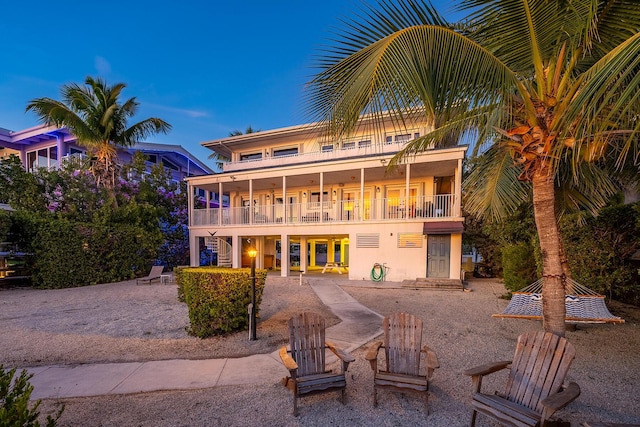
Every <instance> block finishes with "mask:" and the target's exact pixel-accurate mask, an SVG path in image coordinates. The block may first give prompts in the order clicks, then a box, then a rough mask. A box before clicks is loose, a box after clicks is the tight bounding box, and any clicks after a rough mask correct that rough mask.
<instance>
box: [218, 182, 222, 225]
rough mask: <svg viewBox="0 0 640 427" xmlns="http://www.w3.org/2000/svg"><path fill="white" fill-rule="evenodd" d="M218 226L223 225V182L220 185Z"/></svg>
mask: <svg viewBox="0 0 640 427" xmlns="http://www.w3.org/2000/svg"><path fill="white" fill-rule="evenodd" d="M218 225H222V181H220V182H219V183H218Z"/></svg>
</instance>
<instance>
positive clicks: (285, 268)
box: [280, 234, 291, 277]
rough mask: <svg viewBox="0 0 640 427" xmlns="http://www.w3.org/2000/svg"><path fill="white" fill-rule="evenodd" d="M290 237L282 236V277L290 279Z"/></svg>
mask: <svg viewBox="0 0 640 427" xmlns="http://www.w3.org/2000/svg"><path fill="white" fill-rule="evenodd" d="M289 258H290V255H289V235H288V234H282V235H281V236H280V276H281V277H289V264H290V263H291V260H290V259H289Z"/></svg>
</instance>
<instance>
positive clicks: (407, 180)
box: [402, 163, 411, 218]
mask: <svg viewBox="0 0 640 427" xmlns="http://www.w3.org/2000/svg"><path fill="white" fill-rule="evenodd" d="M405 175H406V177H405V182H404V199H405V201H404V212H403V213H402V215H404V218H409V208H410V206H411V205H410V200H409V195H410V194H411V193H410V191H411V190H410V189H409V183H410V182H411V165H410V164H409V163H407V165H406V173H405Z"/></svg>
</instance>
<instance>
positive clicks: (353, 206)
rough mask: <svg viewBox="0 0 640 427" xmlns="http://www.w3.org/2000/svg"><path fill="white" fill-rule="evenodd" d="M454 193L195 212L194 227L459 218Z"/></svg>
mask: <svg viewBox="0 0 640 427" xmlns="http://www.w3.org/2000/svg"><path fill="white" fill-rule="evenodd" d="M456 202H457V201H456V196H455V195H454V194H439V195H434V196H423V197H411V198H408V199H405V198H397V197H396V198H388V199H374V200H370V199H365V200H337V201H324V202H316V203H314V202H308V203H292V204H267V205H254V206H242V207H222V208H209V209H207V208H203V209H195V210H193V212H192V215H190V217H191V226H206V225H215V226H239V225H240V226H244V225H256V226H258V225H265V224H277V225H283V224H288V225H295V224H309V223H332V222H363V221H398V220H416V221H422V220H425V219H429V218H442V219H446V218H454V217H459V216H460V208H459V206H460V205H459V203H456Z"/></svg>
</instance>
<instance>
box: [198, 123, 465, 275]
mask: <svg viewBox="0 0 640 427" xmlns="http://www.w3.org/2000/svg"><path fill="white" fill-rule="evenodd" d="M309 129H310V128H309V127H308V126H306V125H305V126H299V127H292V128H284V129H276V130H272V131H265V132H257V133H254V134H246V135H240V136H237V137H232V138H225V139H222V140H217V141H209V142H205V143H203V145H204V146H206V147H208V148H210V149H212V150H213V151H215V152H216V153H217V154H219V155H221V156H225V157H227V158H228V159H229V161H228V162H226V163H224V165H223V171H224V172H223V173H221V174H216V175H207V176H201V177H194V178H188V179H187V183H188V185H189V188H190V191H192V192H194V193H195V192H203V191H204V193H205V199H206V200H205V201H208V200H221V199H225V200H229V205H228V206H222V207H220V206H214V207H210V208H205V209H203V208H198V206H194V205H193V204H192V205H191V206H190V209H189V218H190V224H189V226H190V227H189V230H190V235H191V236H192V239H191V241H192V243H193V244H198V242H199V241H200V240H201V239H210V238H211V236H212V235H214V234H215V239H221V241H230V242H231V244H232V246H233V248H232V251H233V260H232V262H231V264H230V265H232V266H233V267H240V266H242V265H243V261H242V258H243V254H242V250H243V249H242V242H243V241H247V240H248V239H251V242H252V244H253V245H254V246H256V248H258V250H259V251H260V252H261V254H260V255H259V257H258V259H257V263H256V264H257V266H259V267H260V266H264V265H265V264H268V263H270V262H271V260H270V257H271V256H274V257H275V256H277V254H276V250H275V249H276V241H280V242H281V244H280V248H281V254H280V259H279V266H278V267H279V268H281V274H282V275H283V276H288V275H289V274H298V273H297V271H298V270H301V271H309V270H312V269H314V268H315V269H321V267H323V266H324V262H323V261H321V260H323V259H325V252H324V245H326V246H327V249H326V257H327V259H328V260H329V261H333V259H334V258H333V257H334V256H337V255H336V254H335V253H334V242H340V247H341V251H340V255H339V256H340V262H343V263H348V268H349V273H348V275H349V278H350V279H352V280H363V279H365V280H369V279H370V274H371V270H372V268H373V266H374V264H375V263H381V264H382V263H384V264H386V266H387V267H388V270H387V272H386V280H390V281H402V280H405V279H410V280H415V279H416V278H420V277H426V276H427V266H428V263H427V253H428V245H427V242H428V236H426V235H424V228H425V223H443V224H449V225H451V224H456V223H458V224H461V223H462V221H463V217H462V214H461V206H460V196H461V189H460V187H461V182H462V159H463V158H464V153H465V151H466V147H460V146H456V147H449V148H444V149H433V150H426V151H425V152H424V153H420V154H416V155H414V156H412V157H411V158H408V159H407V160H406V163H401V164H399V165H397V166H396V167H394V168H389V167H388V166H389V163H390V161H391V159H392V157H393V156H394V155H395V154H396V153H397V152H398V151H399V150H401V149H402V148H403V147H404V145H405V144H406V142H407V141H408V140H410V139H413V138H417V137H419V136H420V135H421V134H424V133H425V132H426V130H427V127H426V126H424V125H422V126H413V127H411V128H410V130H409V131H407V130H400V131H398V130H394V129H387V130H384V129H382V130H379V129H378V128H375V129H376V130H375V131H373V132H368V131H367V128H366V126H364V127H362V128H361V130H360V131H359V133H356V135H355V136H353V137H351V138H345V139H341V140H336V141H328V140H327V139H323V137H322V136H321V134H319V133H317V132H316V133H314V131H313V130H311V131H309ZM370 129H374V128H373V127H370ZM280 150H291V151H286V153H287V155H286V156H281V157H277V155H278V154H279V153H282V151H280ZM201 206H209V204H208V203H203V204H202V205H201ZM443 227H444V226H443ZM444 228H446V227H444ZM444 228H443V229H444ZM454 228H455V227H454ZM459 228H461V226H460V227H459ZM434 232H442V230H440V231H438V230H437V227H436V229H435V230H434ZM288 242H291V243H293V244H295V245H298V244H299V245H300V246H299V249H298V247H296V248H295V250H292V253H291V254H289V251H290V248H289V244H288ZM307 243H308V244H309V247H310V250H309V253H308V257H307V249H306V248H307ZM461 245H462V238H461V234H460V232H457V234H456V233H454V234H452V235H451V239H450V246H451V250H450V251H449V254H448V255H449V257H450V260H449V267H448V276H449V278H453V279H459V278H460V267H461V256H462V247H461ZM319 247H322V250H320V249H318V248H319ZM347 248H348V249H347ZM195 252H197V250H195V251H194V248H192V260H193V261H192V262H194V264H193V265H196V264H195V260H197V259H198V257H196V256H194V254H195ZM265 255H266V257H265ZM290 255H291V256H292V257H294V258H293V259H294V261H295V263H294V262H292V263H291V265H290V263H289V261H290V259H291V258H290ZM307 258H309V259H310V262H309V263H310V264H311V265H310V266H309V265H307ZM336 259H337V258H336ZM298 263H299V265H297V264H298ZM439 274H440V273H439ZM444 275H447V272H445V273H444Z"/></svg>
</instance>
